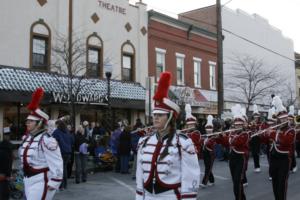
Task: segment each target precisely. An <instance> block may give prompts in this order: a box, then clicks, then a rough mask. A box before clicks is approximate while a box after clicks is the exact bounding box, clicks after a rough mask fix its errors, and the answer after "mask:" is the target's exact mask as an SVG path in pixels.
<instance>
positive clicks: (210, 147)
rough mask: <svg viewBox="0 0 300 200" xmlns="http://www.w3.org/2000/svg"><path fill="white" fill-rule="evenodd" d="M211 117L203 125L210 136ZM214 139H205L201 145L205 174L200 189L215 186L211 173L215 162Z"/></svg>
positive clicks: (211, 129)
mask: <svg viewBox="0 0 300 200" xmlns="http://www.w3.org/2000/svg"><path fill="white" fill-rule="evenodd" d="M213 119H214V118H213V116H212V115H208V116H207V123H206V125H205V130H206V134H210V133H212V132H213V128H214V127H213ZM215 144H216V141H215V138H214V137H206V138H205V139H204V145H203V161H204V166H205V173H204V176H203V179H202V183H201V185H200V186H201V187H203V188H205V187H206V186H207V185H209V186H213V185H214V184H215V178H214V175H213V173H212V168H213V164H214V160H215V152H214V149H215Z"/></svg>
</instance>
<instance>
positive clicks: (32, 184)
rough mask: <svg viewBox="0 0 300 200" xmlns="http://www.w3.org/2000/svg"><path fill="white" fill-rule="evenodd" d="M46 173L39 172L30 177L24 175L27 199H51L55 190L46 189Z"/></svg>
mask: <svg viewBox="0 0 300 200" xmlns="http://www.w3.org/2000/svg"><path fill="white" fill-rule="evenodd" d="M47 178H48V177H47V173H40V174H37V175H35V176H32V177H30V178H26V177H24V187H25V196H26V199H28V200H52V199H53V197H54V194H55V192H56V190H51V191H50V190H48V185H47V183H46V181H45V180H46V179H47Z"/></svg>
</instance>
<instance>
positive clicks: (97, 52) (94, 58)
mask: <svg viewBox="0 0 300 200" xmlns="http://www.w3.org/2000/svg"><path fill="white" fill-rule="evenodd" d="M86 75H87V76H88V77H90V78H100V77H103V42H102V39H101V38H100V37H99V36H98V35H97V34H96V33H93V34H92V35H90V36H89V37H88V38H87V65H86Z"/></svg>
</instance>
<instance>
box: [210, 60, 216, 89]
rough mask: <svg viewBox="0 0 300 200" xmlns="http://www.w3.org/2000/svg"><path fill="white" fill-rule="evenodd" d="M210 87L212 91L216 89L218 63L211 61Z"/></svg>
mask: <svg viewBox="0 0 300 200" xmlns="http://www.w3.org/2000/svg"><path fill="white" fill-rule="evenodd" d="M208 63H209V83H210V84H209V85H210V89H212V90H215V89H216V63H215V62H211V61H209V62H208Z"/></svg>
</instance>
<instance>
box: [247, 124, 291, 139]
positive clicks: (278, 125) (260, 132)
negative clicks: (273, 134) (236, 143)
mask: <svg viewBox="0 0 300 200" xmlns="http://www.w3.org/2000/svg"><path fill="white" fill-rule="evenodd" d="M287 123H288V121H286V122H283V123H281V124H277V125H275V126H271V127H269V128H266V129H264V130H262V131H259V132H257V133H255V134H253V135H251V138H253V137H255V136H257V135H260V134H262V133H264V132H266V131H267V130H270V129H273V128H277V127H280V126H282V125H284V124H287Z"/></svg>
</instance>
